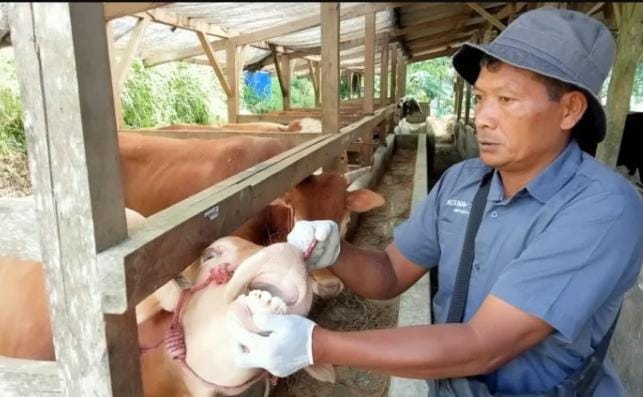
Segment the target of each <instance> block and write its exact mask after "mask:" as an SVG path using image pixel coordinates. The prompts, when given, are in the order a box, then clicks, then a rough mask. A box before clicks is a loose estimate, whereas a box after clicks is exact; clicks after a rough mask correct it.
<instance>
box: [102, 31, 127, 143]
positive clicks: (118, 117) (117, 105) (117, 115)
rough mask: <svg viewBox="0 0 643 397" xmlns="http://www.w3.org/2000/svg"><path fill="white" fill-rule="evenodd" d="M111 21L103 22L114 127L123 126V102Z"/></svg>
mask: <svg viewBox="0 0 643 397" xmlns="http://www.w3.org/2000/svg"><path fill="white" fill-rule="evenodd" d="M112 23H113V22H111V21H110V22H107V23H106V24H105V36H106V40H107V53H108V57H109V65H110V68H109V69H110V75H111V78H112V93H113V98H114V120H115V122H116V129H117V130H120V129H121V128H123V125H125V123H124V122H123V102H122V101H121V91H120V89H119V87H118V78H117V77H116V51H115V50H114V31H113V28H112Z"/></svg>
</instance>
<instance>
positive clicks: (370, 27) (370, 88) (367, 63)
mask: <svg viewBox="0 0 643 397" xmlns="http://www.w3.org/2000/svg"><path fill="white" fill-rule="evenodd" d="M364 75H365V76H364V103H363V111H364V114H373V105H374V98H373V96H374V94H375V92H374V91H375V84H374V83H375V81H374V80H375V13H374V12H369V13H367V14H366V15H364Z"/></svg>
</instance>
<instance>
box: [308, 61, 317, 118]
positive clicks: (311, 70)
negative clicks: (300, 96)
mask: <svg viewBox="0 0 643 397" xmlns="http://www.w3.org/2000/svg"><path fill="white" fill-rule="evenodd" d="M306 62H307V63H308V77H310V81H311V82H312V83H313V92H314V95H315V107H319V84H318V82H317V81H318V80H317V73H316V72H315V66H313V61H311V60H310V59H307V60H306Z"/></svg>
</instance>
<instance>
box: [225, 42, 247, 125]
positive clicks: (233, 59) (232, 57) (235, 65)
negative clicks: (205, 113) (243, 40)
mask: <svg viewBox="0 0 643 397" xmlns="http://www.w3.org/2000/svg"><path fill="white" fill-rule="evenodd" d="M226 42H227V43H226V44H227V47H226V75H227V80H228V86H229V87H230V96H229V97H228V123H236V122H237V115H238V114H239V78H240V76H239V72H240V70H241V67H242V66H243V48H245V46H243V47H242V46H239V47H238V46H237V45H236V43H235V41H234V39H228V40H226Z"/></svg>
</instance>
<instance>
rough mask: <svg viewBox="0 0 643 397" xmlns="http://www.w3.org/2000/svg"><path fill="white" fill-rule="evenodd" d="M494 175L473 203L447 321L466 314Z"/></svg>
mask: <svg viewBox="0 0 643 397" xmlns="http://www.w3.org/2000/svg"><path fill="white" fill-rule="evenodd" d="M492 176H493V171H490V172H489V173H487V174H486V175H485V176H484V177H483V178H482V182H481V183H480V188H479V189H478V192H477V193H476V195H475V197H474V199H473V203H471V210H470V211H469V221H468V223H467V231H466V233H465V235H464V244H463V245H462V255H461V256H460V264H459V265H458V273H457V274H456V277H455V285H454V287H453V296H452V297H451V305H450V306H449V313H448V315H447V323H460V322H462V318H463V316H464V306H465V305H466V303H467V294H468V293H469V279H470V278H471V265H472V264H473V258H474V256H475V240H476V235H477V234H478V228H479V227H480V222H481V221H482V213H483V212H484V208H485V205H486V204H487V196H488V195H489V188H490V187H491V177H492Z"/></svg>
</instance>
